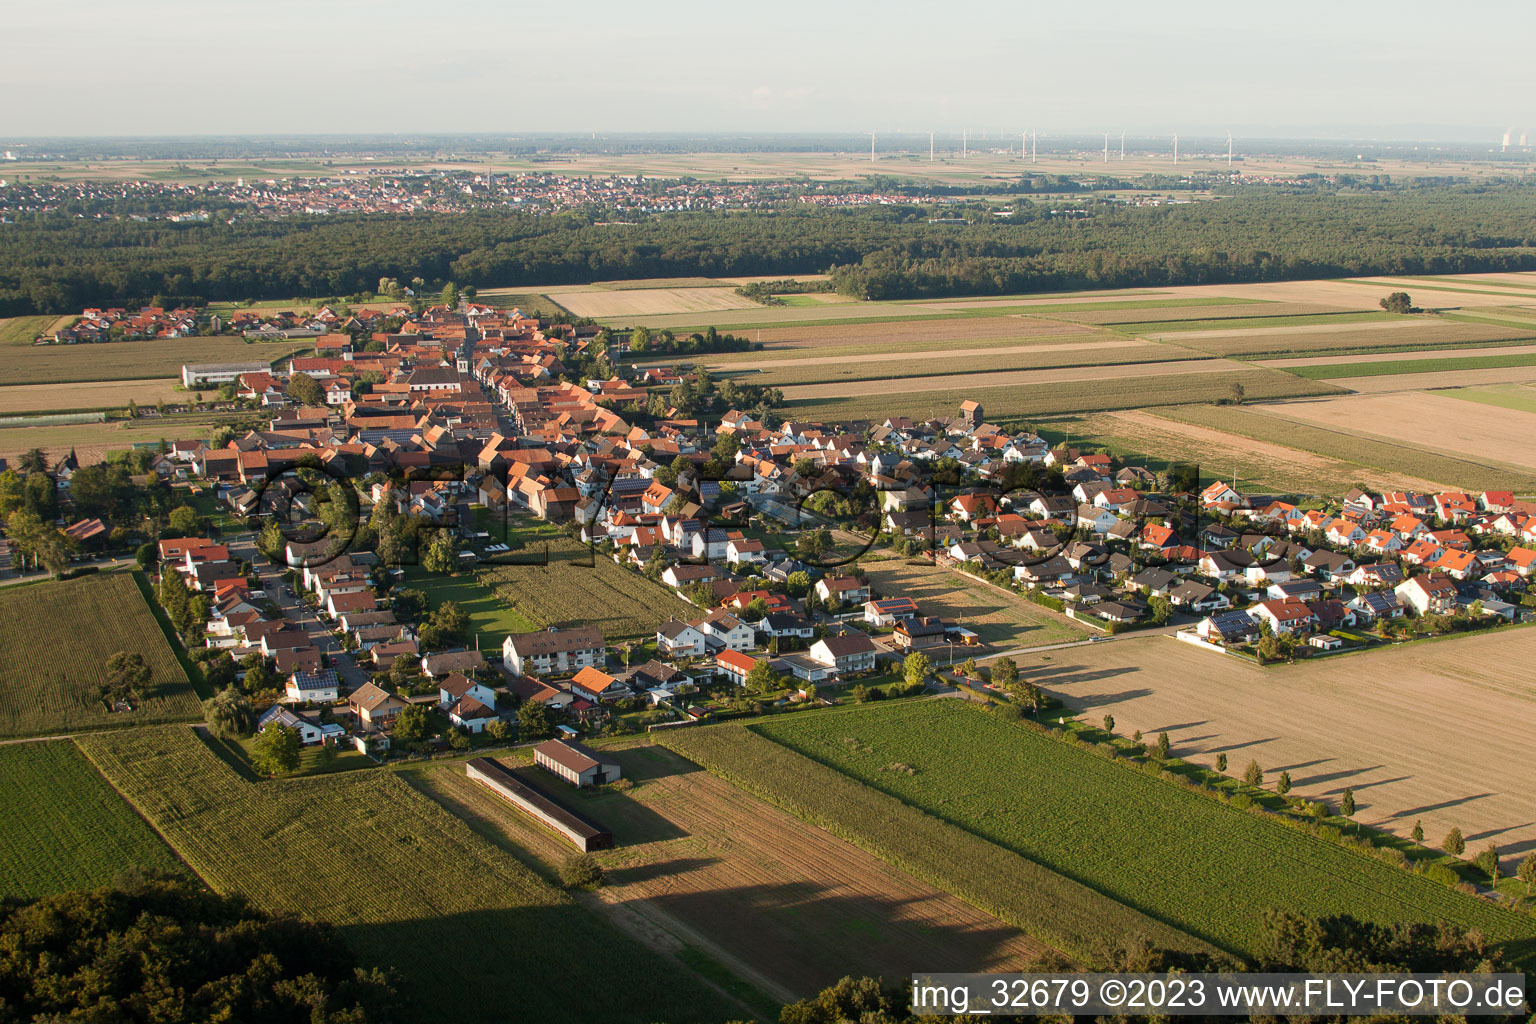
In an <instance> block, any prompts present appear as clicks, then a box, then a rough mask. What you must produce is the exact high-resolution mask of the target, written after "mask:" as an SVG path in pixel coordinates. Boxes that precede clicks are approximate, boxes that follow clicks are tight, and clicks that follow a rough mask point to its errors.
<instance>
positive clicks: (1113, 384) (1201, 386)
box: [786, 363, 1340, 423]
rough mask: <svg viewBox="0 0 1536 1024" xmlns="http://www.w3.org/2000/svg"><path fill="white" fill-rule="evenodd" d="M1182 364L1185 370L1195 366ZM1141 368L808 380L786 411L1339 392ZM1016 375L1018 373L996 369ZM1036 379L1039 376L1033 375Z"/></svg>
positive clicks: (1035, 408) (1261, 373)
mask: <svg viewBox="0 0 1536 1024" xmlns="http://www.w3.org/2000/svg"><path fill="white" fill-rule="evenodd" d="M1163 365H1167V366H1178V367H1180V368H1181V370H1187V369H1188V367H1189V366H1190V365H1198V364H1179V363H1172V364H1163ZM1140 369H1141V368H1140V367H1129V368H1127V369H1126V370H1125V371H1121V375H1119V376H1116V375H1112V374H1109V373H1106V372H1102V371H1101V372H1100V373H1099V379H1096V380H1082V379H1079V380H1072V381H1064V382H1061V383H1054V382H1053V383H1028V384H1026V383H1015V384H1012V385H1011V386H997V385H993V386H982V385H981V384H980V383H979V382H975V381H973V382H971V383H969V384H968V383H967V378H966V376H965V375H964V374H955V375H949V376H943V377H919V378H913V379H909V380H905V381H899V382H892V383H891V384H890V385H887V386H885V387H883V388H881V389H880V390H878V391H877V390H875V389H874V388H873V387H871V388H860V389H859V391H860V392H861V393H860V394H859V395H857V396H851V397H838V396H835V395H828V394H826V393H825V392H827V391H828V390H831V391H837V390H847V389H846V388H843V389H838V388H835V387H833V386H830V385H807V386H806V387H805V389H806V390H809V389H811V388H815V389H816V392H814V393H815V394H817V397H814V398H812V397H809V396H807V395H804V394H799V395H796V394H794V393H791V392H793V391H799V390H801V389H787V390H786V398H787V399H789V401H788V403H787V414H788V415H792V416H794V417H795V418H797V419H809V420H834V421H838V420H861V419H862V420H875V421H879V420H884V419H885V418H886V417H888V416H911V417H914V418H924V419H926V418H928V417H932V416H940V415H943V416H953V415H954V414H955V410H956V409H958V408H959V407H960V403H961V402H964V401H966V400H967V399H971V400H974V401H977V402H980V403H981V404H982V406H983V407H984V408H985V409H986V412H987V418H988V419H989V420H991V421H992V422H993V423H999V422H1000V421H1003V420H1014V421H1016V420H1020V419H1033V418H1039V417H1043V416H1053V415H1054V416H1060V415H1068V414H1072V413H1080V412H1089V411H1100V410H1105V409H1135V408H1141V407H1145V406H1158V405H1181V404H1185V403H1190V402H1214V401H1216V400H1218V399H1222V398H1230V397H1231V396H1232V386H1233V385H1234V384H1241V385H1242V386H1243V388H1244V391H1245V392H1246V394H1247V397H1248V398H1249V399H1250V400H1257V399H1261V398H1291V397H1297V396H1302V395H1319V394H1339V393H1340V389H1339V388H1336V387H1334V386H1333V385H1331V384H1327V383H1324V382H1321V381H1309V380H1303V379H1302V378H1300V377H1297V376H1295V375H1294V374H1289V373H1284V372H1282V371H1279V370H1268V369H1264V368H1262V367H1253V368H1244V369H1240V370H1223V371H1214V372H1204V373H1190V372H1178V371H1175V372H1172V373H1169V374H1166V375H1162V376H1156V377H1143V376H1139V375H1137V374H1138V373H1139V371H1140ZM1037 372H1038V373H1041V374H1051V375H1056V376H1060V375H1070V374H1071V373H1073V372H1077V373H1079V374H1081V373H1082V371H1064V370H1058V371H1037ZM993 376H1007V377H1011V378H1019V377H1021V376H1023V374H1021V373H1013V374H995V375H993ZM1036 379H1037V380H1038V379H1039V378H1038V377H1036Z"/></svg>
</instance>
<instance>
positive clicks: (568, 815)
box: [464, 757, 613, 852]
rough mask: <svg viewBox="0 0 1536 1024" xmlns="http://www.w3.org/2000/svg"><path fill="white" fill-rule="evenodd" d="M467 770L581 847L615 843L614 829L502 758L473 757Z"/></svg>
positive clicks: (470, 774)
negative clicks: (497, 759)
mask: <svg viewBox="0 0 1536 1024" xmlns="http://www.w3.org/2000/svg"><path fill="white" fill-rule="evenodd" d="M464 771H465V774H467V775H468V776H469V777H470V778H472V779H474V780H475V781H477V782H480V783H482V784H483V785H485V786H488V787H490V788H491V789H493V790H495V791H496V792H497V793H498V794H500V795H501V796H502V797H504V798H505V799H506V800H508V801H509V802H510V803H512V804H514V805H515V806H517V807H518V808H519V809H521V810H523V811H525V812H526V813H528V814H530V815H532V816H533V817H534V818H536V819H537V820H538V821H539V823H540V824H542V825H544V826H546V827H548V828H551V829H554V830H555V831H556V832H558V833H560V834H561V835H563V836H565V838H567V839H569V840H570V841H571V842H572V843H573V844H574V845H575V846H576V848H577V849H578V850H583V851H587V852H591V851H592V850H606V849H609V848H610V847H612V846H613V833H612V832H609V831H608V830H607V829H605V828H603V827H602V826H601V825H599V824H597V822H595V821H593V820H592V819H591V818H588V817H586V816H585V815H583V814H581V813H580V812H578V811H575V810H572V809H571V808H569V807H567V806H565V805H564V804H563V803H561V802H560V801H559V800H557V799H555V798H554V797H553V796H550V795H549V794H548V793H546V792H544V791H543V790H542V789H540V788H539V787H538V786H535V785H534V784H533V783H531V782H529V781H528V780H527V779H524V778H522V777H521V776H519V775H516V774H515V773H513V771H512V770H511V769H510V768H508V767H507V766H506V765H504V764H502V763H501V762H500V761H494V760H492V759H491V758H489V757H476V758H472V759H471V760H470V761H469V762H468V763H467V764H466V765H465V766H464Z"/></svg>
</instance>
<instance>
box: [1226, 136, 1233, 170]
mask: <svg viewBox="0 0 1536 1024" xmlns="http://www.w3.org/2000/svg"><path fill="white" fill-rule="evenodd" d="M1227 166H1228V167H1231V166H1232V130H1231V129H1230V128H1229V129H1227Z"/></svg>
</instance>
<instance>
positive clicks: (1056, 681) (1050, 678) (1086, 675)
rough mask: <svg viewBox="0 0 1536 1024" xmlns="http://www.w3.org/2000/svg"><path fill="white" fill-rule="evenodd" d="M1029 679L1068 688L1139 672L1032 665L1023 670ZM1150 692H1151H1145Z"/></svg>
mask: <svg viewBox="0 0 1536 1024" xmlns="http://www.w3.org/2000/svg"><path fill="white" fill-rule="evenodd" d="M1025 671H1026V673H1027V674H1028V675H1029V677H1030V678H1031V679H1032V680H1034V681H1036V682H1044V683H1047V684H1050V685H1054V686H1069V685H1071V684H1072V683H1090V682H1093V681H1094V680H1097V679H1113V678H1115V677H1116V676H1123V675H1128V674H1130V673H1132V672H1140V671H1141V667H1140V666H1139V665H1123V666H1121V667H1119V668H1096V669H1090V668H1089V667H1088V666H1087V665H1058V664H1050V665H1033V666H1031V667H1029V668H1028V669H1026V670H1025ZM1147 692H1149V693H1150V692H1151V691H1147Z"/></svg>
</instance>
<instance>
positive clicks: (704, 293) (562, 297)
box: [549, 287, 762, 318]
mask: <svg viewBox="0 0 1536 1024" xmlns="http://www.w3.org/2000/svg"><path fill="white" fill-rule="evenodd" d="M549 297H550V299H551V300H553V301H554V302H556V303H558V304H559V305H560V306H562V307H564V308H565V309H568V310H570V311H571V312H572V313H573V314H574V315H576V316H586V317H594V318H596V317H606V318H613V317H630V316H634V317H641V316H655V315H657V314H668V313H714V312H719V311H723V310H736V309H760V308H762V306H761V305H760V304H759V303H756V302H753V301H752V300H751V299H747V298H743V297H742V296H740V295H737V294H736V289H734V288H721V287H714V288H644V289H642V288H633V289H627V290H621V291H551V292H550V293H549Z"/></svg>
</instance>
